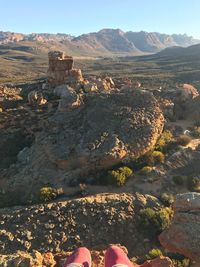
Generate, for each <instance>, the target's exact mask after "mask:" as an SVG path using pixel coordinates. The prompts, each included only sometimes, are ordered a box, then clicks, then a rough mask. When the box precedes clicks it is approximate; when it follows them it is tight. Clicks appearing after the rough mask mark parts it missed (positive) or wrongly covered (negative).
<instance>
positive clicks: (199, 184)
mask: <svg viewBox="0 0 200 267" xmlns="http://www.w3.org/2000/svg"><path fill="white" fill-rule="evenodd" d="M187 186H188V189H189V190H190V191H193V192H200V178H199V177H198V176H197V177H191V176H188V177H187Z"/></svg>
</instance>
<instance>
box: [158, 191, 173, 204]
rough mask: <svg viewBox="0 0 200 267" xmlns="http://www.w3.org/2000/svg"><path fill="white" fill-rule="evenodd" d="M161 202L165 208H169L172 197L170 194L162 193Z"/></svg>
mask: <svg viewBox="0 0 200 267" xmlns="http://www.w3.org/2000/svg"><path fill="white" fill-rule="evenodd" d="M161 201H162V202H163V204H164V205H165V206H168V207H169V206H171V205H172V204H173V203H174V196H173V195H172V194H168V193H163V194H162V195H161Z"/></svg>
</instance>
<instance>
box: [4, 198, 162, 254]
mask: <svg viewBox="0 0 200 267" xmlns="http://www.w3.org/2000/svg"><path fill="white" fill-rule="evenodd" d="M145 207H155V208H159V207H160V203H159V201H158V200H157V199H156V198H154V197H152V196H148V195H140V194H100V195H96V196H91V197H86V198H80V199H75V200H71V201H63V202H57V203H50V204H40V205H34V206H29V207H14V208H9V209H0V222H1V224H0V254H12V253H16V252H17V250H21V251H28V252H32V251H33V250H38V251H40V252H41V253H45V252H47V251H49V252H52V253H57V252H62V251H63V252H65V251H71V250H73V249H74V248H75V247H77V246H80V245H84V246H86V247H88V248H93V249H95V248H97V249H101V248H103V249H106V248H107V247H108V245H109V244H112V243H121V244H123V245H125V246H126V247H127V248H128V250H129V252H130V253H133V254H132V255H130V256H136V255H145V254H146V253H147V252H148V251H149V250H151V249H152V248H153V247H152V246H153V245H151V244H150V243H149V242H147V243H145V244H144V242H143V241H144V238H145V236H143V234H142V233H141V232H140V231H138V230H137V214H138V212H139V210H140V209H141V208H145ZM13 222H14V223H13Z"/></svg>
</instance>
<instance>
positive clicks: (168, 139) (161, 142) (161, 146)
mask: <svg viewBox="0 0 200 267" xmlns="http://www.w3.org/2000/svg"><path fill="white" fill-rule="evenodd" d="M173 141H174V138H173V134H172V133H171V132H170V131H169V130H165V131H164V132H163V133H162V135H161V137H160V138H159V139H158V142H157V144H156V145H155V150H158V151H161V152H167V151H168V149H169V145H170V143H172V142H173Z"/></svg>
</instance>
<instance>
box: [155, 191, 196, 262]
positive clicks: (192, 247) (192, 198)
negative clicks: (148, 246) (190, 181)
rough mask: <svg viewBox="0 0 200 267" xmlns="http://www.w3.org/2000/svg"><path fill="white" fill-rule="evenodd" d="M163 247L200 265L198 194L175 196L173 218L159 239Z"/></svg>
mask: <svg viewBox="0 0 200 267" xmlns="http://www.w3.org/2000/svg"><path fill="white" fill-rule="evenodd" d="M159 239H160V242H161V244H162V246H163V247H165V248H166V249H168V250H169V251H171V252H175V253H180V254H182V255H184V256H186V257H188V258H190V259H192V260H194V261H196V262H197V263H200V194H199V193H186V194H181V195H178V196H177V199H176V201H175V203H174V218H173V221H172V224H171V226H170V228H169V229H168V230H165V231H164V232H163V233H162V234H161V235H160V237H159Z"/></svg>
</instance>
